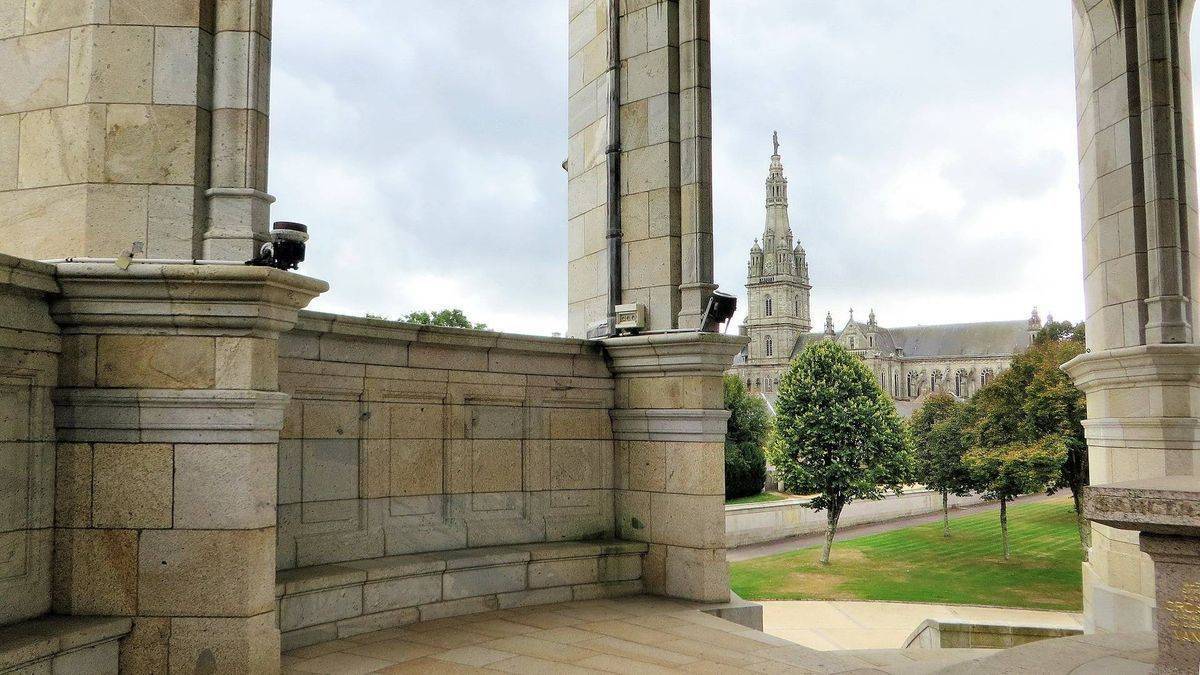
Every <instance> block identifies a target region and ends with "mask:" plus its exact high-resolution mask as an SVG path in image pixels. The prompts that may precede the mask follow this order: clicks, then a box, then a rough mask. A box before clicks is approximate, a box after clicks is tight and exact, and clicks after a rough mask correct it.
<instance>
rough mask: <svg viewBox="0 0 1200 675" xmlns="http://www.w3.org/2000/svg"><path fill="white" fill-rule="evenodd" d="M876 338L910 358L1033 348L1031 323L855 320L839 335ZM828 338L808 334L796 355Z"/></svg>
mask: <svg viewBox="0 0 1200 675" xmlns="http://www.w3.org/2000/svg"><path fill="white" fill-rule="evenodd" d="M851 328H854V329H855V330H856V332H861V333H863V334H867V333H873V334H874V335H875V345H874V348H875V349H878V350H879V351H881V352H883V353H885V354H887V353H895V351H896V350H897V349H899V350H900V353H901V355H902V356H905V357H908V358H921V357H937V356H1007V355H1011V354H1016V353H1018V352H1020V351H1022V350H1024V349H1025V348H1026V347H1028V346H1029V322H1028V321H1026V320H1024V319H1021V320H1018V321H984V322H980V323H952V324H942V325H935V326H906V327H903V328H884V327H882V326H878V327H876V328H875V329H873V330H872V329H871V328H869V327H868V326H867V324H864V323H861V322H859V321H852V322H850V323H847V324H846V327H845V328H843V329H842V330H841V331H840V332H839V333H838V337H841V336H842V335H843V334H844V333H845V332H846V331H847V330H849V329H851ZM823 339H825V333H806V334H804V335H801V336H800V337H799V338H798V339H797V340H796V345H795V347H794V348H793V350H792V356H795V355H796V354H799V353H800V351H801V350H803V349H804V348H805V347H806V346H807V345H809V344H812V343H813V342H819V341H820V340H823Z"/></svg>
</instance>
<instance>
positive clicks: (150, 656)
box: [120, 616, 171, 673]
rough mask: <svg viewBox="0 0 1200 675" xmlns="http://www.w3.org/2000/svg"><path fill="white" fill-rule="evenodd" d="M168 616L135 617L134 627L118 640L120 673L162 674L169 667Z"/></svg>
mask: <svg viewBox="0 0 1200 675" xmlns="http://www.w3.org/2000/svg"><path fill="white" fill-rule="evenodd" d="M170 639H171V619H167V618H161V617H144V616H143V617H136V618H134V620H133V630H131V631H130V633H129V635H128V636H126V637H125V639H123V640H121V653H120V664H121V672H123V673H165V672H168V669H169V668H170V651H169V644H168V643H169V641H170Z"/></svg>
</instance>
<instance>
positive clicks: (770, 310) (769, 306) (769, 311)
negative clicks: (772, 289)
mask: <svg viewBox="0 0 1200 675" xmlns="http://www.w3.org/2000/svg"><path fill="white" fill-rule="evenodd" d="M766 310H767V316H772V315H773V314H774V313H775V307H774V303H773V302H771V296H769V295H768V296H767V302H766Z"/></svg>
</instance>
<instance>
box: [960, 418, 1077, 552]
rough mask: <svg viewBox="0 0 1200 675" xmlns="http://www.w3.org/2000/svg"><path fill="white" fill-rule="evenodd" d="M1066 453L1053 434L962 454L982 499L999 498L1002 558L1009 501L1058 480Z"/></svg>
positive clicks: (1006, 542)
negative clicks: (1035, 439)
mask: <svg viewBox="0 0 1200 675" xmlns="http://www.w3.org/2000/svg"><path fill="white" fill-rule="evenodd" d="M1066 455H1067V448H1066V446H1065V445H1064V444H1063V442H1062V439H1061V438H1058V437H1056V436H1049V437H1047V438H1044V439H1042V440H1041V441H1039V442H1037V443H1032V444H1025V443H1012V444H1009V445H1002V446H998V447H989V448H982V447H981V448H974V449H972V450H970V451H968V452H967V454H965V455H963V464H964V465H965V466H966V467H967V470H968V471H970V472H971V477H972V479H973V480H974V482H975V489H976V490H977V491H978V492H979V493H980V494H981V495H983V497H984V498H985V499H998V500H1000V536H1001V538H1002V540H1003V541H1004V559H1005V560H1008V559H1009V545H1008V502H1009V501H1011V500H1013V499H1015V498H1017V497H1019V496H1021V495H1025V494H1029V493H1031V492H1041V491H1042V490H1045V489H1047V488H1049V487H1050V486H1052V485H1053V484H1054V482H1055V481H1056V480H1058V476H1059V473H1060V471H1061V467H1062V463H1063V461H1064V460H1065V459H1066Z"/></svg>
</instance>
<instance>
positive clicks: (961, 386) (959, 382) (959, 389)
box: [954, 368, 969, 398]
mask: <svg viewBox="0 0 1200 675" xmlns="http://www.w3.org/2000/svg"><path fill="white" fill-rule="evenodd" d="M967 384H968V383H967V371H965V370H963V369H961V368H960V369H959V371H958V372H957V373H955V374H954V395H955V396H957V397H959V398H966V396H967V390H968V388H969V387H968V386H967Z"/></svg>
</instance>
